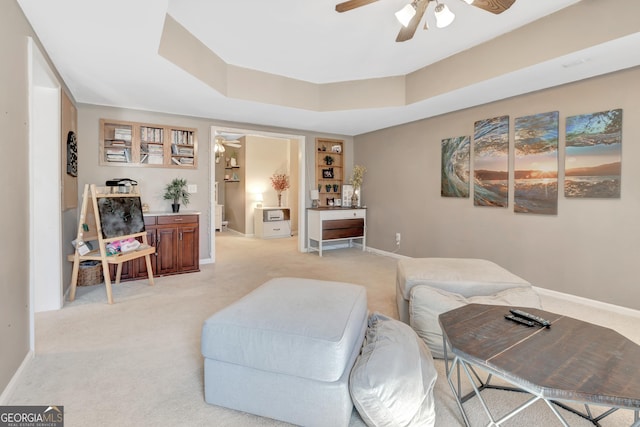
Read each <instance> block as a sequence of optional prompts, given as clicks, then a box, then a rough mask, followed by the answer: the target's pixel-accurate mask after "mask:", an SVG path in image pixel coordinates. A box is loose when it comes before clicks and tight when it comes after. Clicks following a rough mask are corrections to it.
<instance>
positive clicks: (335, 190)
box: [333, 184, 340, 193]
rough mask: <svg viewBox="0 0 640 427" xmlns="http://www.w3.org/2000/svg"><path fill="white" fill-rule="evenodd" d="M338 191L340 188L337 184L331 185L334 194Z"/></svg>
mask: <svg viewBox="0 0 640 427" xmlns="http://www.w3.org/2000/svg"><path fill="white" fill-rule="evenodd" d="M339 189H340V186H339V185H338V184H333V192H334V193H337V192H338V190H339Z"/></svg>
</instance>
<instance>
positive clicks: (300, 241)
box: [209, 126, 307, 262]
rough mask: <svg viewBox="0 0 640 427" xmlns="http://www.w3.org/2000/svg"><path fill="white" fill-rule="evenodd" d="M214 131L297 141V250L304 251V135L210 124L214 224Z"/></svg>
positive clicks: (211, 221)
mask: <svg viewBox="0 0 640 427" xmlns="http://www.w3.org/2000/svg"><path fill="white" fill-rule="evenodd" d="M216 132H221V133H240V134H245V135H254V136H263V137H267V138H283V139H290V140H297V141H298V250H299V251H300V252H304V251H305V250H306V243H305V232H304V230H306V229H307V226H306V224H307V222H306V221H307V219H306V215H305V213H306V205H305V204H306V200H307V199H306V191H305V189H306V188H307V182H306V176H307V174H306V161H305V159H306V137H305V136H304V135H293V134H286V133H278V132H267V131H261V130H255V129H241V128H232V127H226V126H211V132H210V134H209V153H210V154H211V157H212V158H211V161H210V164H211V168H210V170H209V182H210V184H209V187H210V189H209V200H210V202H211V206H210V209H209V215H210V218H209V224H215V212H216V206H215V205H216V201H215V198H214V197H213V192H214V188H215V185H216V162H215V160H214V159H213V156H214V155H215V154H214V145H215V135H216ZM215 248H216V230H215V225H214V226H213V227H212V228H211V249H210V254H209V257H210V258H211V259H212V260H213V262H215V260H216V257H215V255H216V253H215V252H216V249H215Z"/></svg>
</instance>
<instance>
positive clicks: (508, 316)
mask: <svg viewBox="0 0 640 427" xmlns="http://www.w3.org/2000/svg"><path fill="white" fill-rule="evenodd" d="M504 318H505V319H508V320H511V321H512V322H516V323H520V324H521V325H525V326H529V327H531V326H535V323H534V322H532V321H531V320H526V319H524V318H522V317H517V316H514V315H513V314H505V315H504Z"/></svg>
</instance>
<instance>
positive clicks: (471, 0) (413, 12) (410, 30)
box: [336, 0, 516, 42]
mask: <svg viewBox="0 0 640 427" xmlns="http://www.w3.org/2000/svg"><path fill="white" fill-rule="evenodd" d="M376 1H378V0H348V1H345V2H342V3H338V4H337V5H336V12H340V13H342V12H347V11H349V10H352V9H356V8H358V7H361V6H365V5H367V4H369V3H374V2H376ZM462 1H464V2H465V3H467V4H470V5H472V6H475V7H478V8H480V9H483V10H486V11H487V12H491V13H495V14H498V13H502V12H504V11H505V10H507V9H509V8H510V7H511V5H512V4H513V3H514V2H515V1H516V0H462ZM430 2H435V3H436V7H435V10H434V14H435V16H436V22H437V24H436V25H437V26H438V27H439V28H443V27H446V26H447V25H449V24H451V22H453V19H454V18H455V15H454V14H453V12H451V11H450V10H449V8H448V7H447V5H445V4H444V3H440V2H439V0H412V1H411V3H409V4H407V5H406V6H404V7H403V8H402V9H400V10H399V11H398V12H396V18H397V19H398V21H400V23H401V24H402V25H403V27H402V28H401V29H400V32H399V33H398V37H396V41H397V42H404V41H407V40H409V39H411V38H413V35H414V34H415V32H416V30H417V29H418V25H419V24H420V21H421V20H422V17H423V16H424V13H425V12H426V10H427V6H429V3H430ZM426 28H427V27H426V24H425V29H426Z"/></svg>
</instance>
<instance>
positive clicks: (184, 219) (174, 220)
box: [158, 215, 198, 225]
mask: <svg viewBox="0 0 640 427" xmlns="http://www.w3.org/2000/svg"><path fill="white" fill-rule="evenodd" d="M197 223H198V215H162V216H159V217H158V225H166V224H197Z"/></svg>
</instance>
